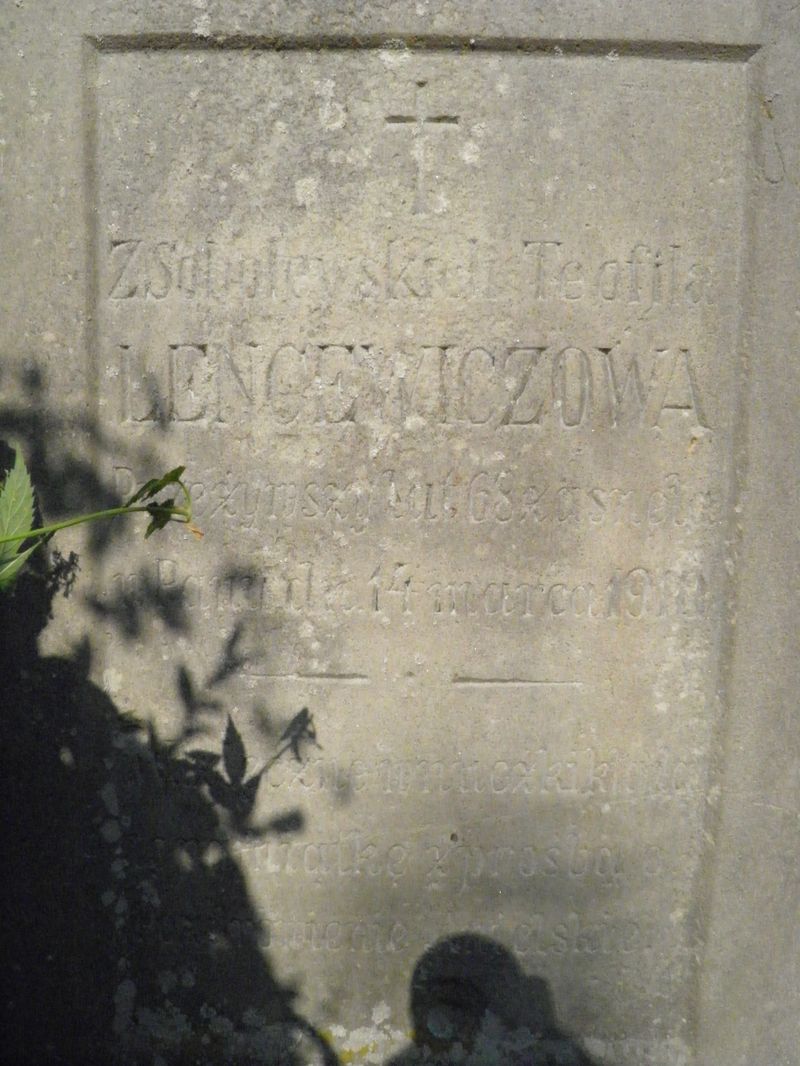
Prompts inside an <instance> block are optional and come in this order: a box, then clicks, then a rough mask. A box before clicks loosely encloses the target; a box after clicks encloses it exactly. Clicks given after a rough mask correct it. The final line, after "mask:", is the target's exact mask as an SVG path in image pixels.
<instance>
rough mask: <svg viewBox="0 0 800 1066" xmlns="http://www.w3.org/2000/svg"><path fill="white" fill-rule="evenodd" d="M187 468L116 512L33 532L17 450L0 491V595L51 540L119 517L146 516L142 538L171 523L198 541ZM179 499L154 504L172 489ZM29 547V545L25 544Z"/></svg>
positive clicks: (29, 488) (27, 484) (153, 482)
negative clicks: (67, 531) (65, 531)
mask: <svg viewBox="0 0 800 1066" xmlns="http://www.w3.org/2000/svg"><path fill="white" fill-rule="evenodd" d="M185 469H186V468H185V467H183V466H176V467H175V469H174V470H170V471H169V472H168V473H166V474H164V475H163V476H162V477H159V478H151V479H150V480H149V481H146V482H145V483H144V484H143V485H140V486H139V488H138V489H137V490H136V492H134V494H133V495H132V496H131V497H130V499H129V500H128V501H127V502H126V503H124V504H122V505H121V506H119V507H107V508H105V509H104V510H102V511H92V512H90V513H89V514H81V515H75V516H74V517H72V518H65V519H62V520H61V521H60V522H52V523H50V524H48V525H43V526H34V524H33V523H34V513H35V505H34V493H33V484H32V483H31V479H30V475H29V474H28V471H27V468H26V466H25V461H24V459H23V458H22V450H21V449H20V448H16V449H15V456H14V465H13V466H12V467H11V469H10V470H9V471H8V473H7V474H6V476H5V479H4V481H3V482H2V485H0V592H3V591H5V590H7V589H9V588H10V587H11V585H13V583H14V582H15V581H16V579H17V576H18V574H19V573H20V571H21V570H22V568H23V567H24V566H25V563H26V562H27V561H28V558H29V557H30V556H31V554H32V553H33V552H35V551H36V549H37V548H40V547H41V546H42V545H43V544H46V543H47V541H49V540H50V538H51V537H52V536H54V534H56V533H58V532H60V531H61V530H62V529H69V528H71V527H72V526H80V525H85V524H86V523H87V522H98V521H103V520H105V519H109V518H119V517H121V516H122V515H133V514H147V515H149V516H150V521H149V523H148V525H147V529H146V530H145V534H144V535H145V538H147V537H149V536H151V535H152V534H153V533H155V532H156V530H159V529H163V528H164V526H166V525H167V524H168V523H169V522H178V523H179V524H181V525H185V526H187V527H188V529H189V531H190V532H191V533H193V534H194V535H195V536H198V537H200V536H202V533H201V532H200V530H199V529H197V528H196V527H195V526H194V524H193V521H192V497H191V493H190V492H189V489H188V488H187V486H186V484H185V482H184V481H183V480H182V477H183V472H184V470H185ZM173 485H174V486H175V487H176V489H178V490H179V491H180V493H181V495H180V497H177V498H176V496H175V495H173V496H168V497H164V498H161V499H158V498H157V497H159V495H160V494H161V493H164V492H166V491H167V490H168V489H169V487H170V486H173ZM29 541H33V543H32V544H30V543H28V542H29Z"/></svg>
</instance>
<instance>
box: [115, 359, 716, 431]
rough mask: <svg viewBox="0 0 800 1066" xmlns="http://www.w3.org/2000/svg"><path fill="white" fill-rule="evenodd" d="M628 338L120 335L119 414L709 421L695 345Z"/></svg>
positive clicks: (300, 419)
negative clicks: (393, 344) (391, 341)
mask: <svg viewBox="0 0 800 1066" xmlns="http://www.w3.org/2000/svg"><path fill="white" fill-rule="evenodd" d="M621 347H622V346H621V345H619V344H608V343H605V344H597V345H595V346H588V345H584V346H583V347H581V346H579V345H577V344H575V343H570V342H569V341H566V340H564V341H559V342H557V343H556V344H551V345H542V344H538V345H537V344H535V343H533V342H531V343H528V344H523V345H507V346H489V345H486V344H479V343H478V344H473V343H466V344H463V343H462V344H451V343H443V342H439V343H431V344H424V345H420V346H418V347H416V348H412V347H407V348H405V349H398V350H391V349H386V348H383V347H380V346H378V345H376V344H372V343H361V344H350V343H347V344H342V343H335V342H332V343H328V342H319V343H309V342H302V341H290V342H286V343H283V344H280V343H279V344H277V345H275V344H267V343H262V342H260V341H248V342H247V343H245V344H243V345H240V346H239V347H238V348H237V349H236V350H235V351H231V350H230V349H229V348H226V347H224V346H222V345H219V344H217V345H211V344H208V343H206V342H194V343H188V342H187V343H169V344H167V345H165V346H164V348H163V349H161V350H160V351H159V350H156V351H153V350H150V351H144V350H142V349H141V348H138V347H134V346H133V345H130V344H121V345H120V346H119V349H118V350H119V359H120V373H119V380H120V413H121V416H122V418H123V419H124V420H125V421H130V422H164V421H168V422H187V423H192V422H202V423H203V424H204V425H205V424H207V423H227V422H229V421H231V420H233V419H234V418H238V420H241V419H242V418H243V417H245V416H247V417H250V418H252V419H259V420H260V419H266V420H268V422H270V423H271V424H272V425H273V426H274V427H276V428H281V427H290V426H295V425H297V424H303V425H306V426H314V425H330V426H333V425H348V424H352V425H355V424H364V423H371V422H374V420H375V419H376V418H378V419H380V420H381V421H383V422H386V423H388V424H390V425H397V426H401V425H404V424H406V423H407V422H408V421H409V420H415V421H419V420H421V421H423V422H426V423H429V424H433V425H466V426H474V427H484V426H485V427H488V428H491V429H504V428H506V427H507V428H508V429H509V430H512V429H513V428H514V427H519V428H520V430H522V429H527V430H528V431H530V432H536V431H537V430H540V429H543V428H545V429H555V430H567V431H568V430H574V429H578V428H581V427H592V426H594V427H596V426H602V427H605V428H608V429H612V430H616V429H622V428H625V427H630V426H641V425H644V426H648V427H650V428H661V427H662V426H664V425H666V424H668V423H669V422H670V420H674V419H675V418H676V416H683V417H684V419H685V421H686V424H687V425H688V427H689V428H690V429H707V428H709V424H708V419H707V416H706V414H705V407H706V405H705V401H704V399H703V397H702V395H701V390H700V385H699V382H698V377H697V371H696V362H697V356H696V354H695V353H694V352H693V351H692V350H691V349H690V348H688V347H684V346H680V345H677V346H671V347H670V346H664V347H661V346H656V347H653V348H651V349H650V350H649V351H643V352H637V351H624V350H621Z"/></svg>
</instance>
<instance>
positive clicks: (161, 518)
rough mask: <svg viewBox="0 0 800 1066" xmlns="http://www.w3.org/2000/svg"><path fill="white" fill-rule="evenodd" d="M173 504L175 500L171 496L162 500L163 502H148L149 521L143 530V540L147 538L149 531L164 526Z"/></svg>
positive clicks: (169, 516) (153, 531)
mask: <svg viewBox="0 0 800 1066" xmlns="http://www.w3.org/2000/svg"><path fill="white" fill-rule="evenodd" d="M174 506H175V500H174V499H172V498H171V499H169V500H164V502H163V503H151V504H148V506H147V513H148V514H149V515H150V522H149V524H148V526H147V529H146V530H145V534H144V539H145V540H147V538H148V537H149V536H150V534H151V533H155V532H156V530H157V529H163V528H164V526H165V525H166V524H167V523H168V522H169V521H171V519H172V514H173V508H174Z"/></svg>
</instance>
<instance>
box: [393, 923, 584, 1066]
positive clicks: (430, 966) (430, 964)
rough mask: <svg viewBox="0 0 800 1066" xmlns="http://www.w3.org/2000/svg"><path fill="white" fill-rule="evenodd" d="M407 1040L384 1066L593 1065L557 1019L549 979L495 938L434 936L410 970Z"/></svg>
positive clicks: (460, 934) (459, 934) (475, 935)
mask: <svg viewBox="0 0 800 1066" xmlns="http://www.w3.org/2000/svg"><path fill="white" fill-rule="evenodd" d="M410 1011H411V1017H412V1021H413V1026H414V1043H413V1044H412V1045H411V1046H409V1047H408V1048H405V1049H403V1050H402V1051H400V1052H399V1053H398V1054H397V1055H395V1056H394V1057H393V1058H392V1059H390V1060H389V1063H388V1064H387V1066H418V1064H422V1063H426V1064H429V1066H431V1064H438V1066H445V1064H449V1063H453V1064H456V1063H460V1064H462V1066H593V1062H592V1060H591V1059H590V1058H589V1056H588V1055H587V1054H586V1053H585V1052H584V1051H583V1050H582V1049H581V1047H580V1045H579V1044H578V1043H577V1042H576V1041H575V1040H573V1039H572V1038H571V1037H570V1036H569V1035H568V1034H566V1033H565V1032H564V1031H563V1030H561V1029H560V1028H559V1026H558V1024H557V1021H556V1016H555V1008H554V1004H553V999H552V994H551V991H550V986H549V985H548V983H547V981H545V980H544V979H543V978H541V977H530V976H528V975H527V974H525V973H524V972H523V971H522V969H521V968H520V966H519V964H518V963H517V961H516V959H515V958H514V956H513V955H512V954H511V952H510V951H508V950H507V949H506V948H504V947H503V946H502V945H501V944H499V943H497V942H496V941H494V940H492V939H490V938H488V937H485V936H482V935H480V934H477V933H458V934H456V935H453V936H448V937H445V938H444V939H442V940H439V941H437V943H435V944H434V945H433V946H432V947H431V948H429V949H428V950H427V951H426V952H425V953H424V954H423V955H422V956H421V958H420V959H419V960H418V962H417V964H416V966H415V967H414V972H413V974H412V977H411V989H410Z"/></svg>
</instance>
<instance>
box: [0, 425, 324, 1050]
mask: <svg viewBox="0 0 800 1066" xmlns="http://www.w3.org/2000/svg"><path fill="white" fill-rule="evenodd" d="M5 421H6V422H8V417H7V412H6V418H5ZM24 428H25V427H23V426H21V425H20V426H17V429H24ZM27 428H28V429H30V427H27ZM25 436H26V433H24V432H19V433H18V435H17V439H18V440H22V439H24V437H25ZM9 458H10V456H9V454H8V452H7V450H6V451H4V453H3V454H2V455H0V463H2V467H0V469H4V468H5V467H6V465H7V463H8V460H9ZM47 458H48V457H47V453H46V451H45V450H44V449H43V448H40V456H39V461H40V462H41V463H47ZM67 465H69V459H68V457H64V459H63V460H62V468H65V467H66V466H67ZM72 469H73V473H75V476H76V477H78V478H79V477H80V471H79V466H78V465H76V466H75V467H74V468H72ZM56 472H57V471H56ZM50 473H51V475H52V474H53V471H52V470H51V471H50ZM97 490H98V487H97V485H95V484H91V485H89V486H88V487H87V490H86V491H87V494H88V495H90V496H92V497H93V499H95V500H96V498H97V497H96V492H97ZM78 495H80V494H78ZM48 511H49V505H48ZM98 550H102V548H100V549H98ZM31 564H32V565H30V566H29V567H28V569H27V570H25V571H24V572H23V574H22V576H21V577H20V578H19V580H18V581H17V583H16V585H15V586H14V587H13V589H12V590H11V591H10V592H9V593H7V594H5V595H0V729H2V752H3V776H2V783H3V803H4V818H3V848H2V854H3V866H4V869H3V877H2V892H1V893H0V896H1V898H2V925H3V928H2V938H3V951H4V957H3V968H2V1002H3V1027H2V1045H1V1047H2V1051H0V1060H1V1061H3V1062H8V1063H14V1064H20V1066H22V1064H31V1066H34V1064H35V1066H45V1064H63V1066H67V1064H69V1066H83V1064H87V1066H92V1064H97V1066H115V1064H118V1066H128V1064H136V1066H138V1064H139V1063H142V1064H145V1063H147V1064H148V1066H150V1064H153V1066H171V1064H173V1063H174V1064H180V1066H183V1064H186V1066H189V1064H197V1066H200V1064H206V1063H207V1064H222V1063H230V1064H237V1066H246V1064H255V1063H259V1064H275V1066H278V1064H280V1066H284V1064H286V1066H295V1064H297V1066H300V1064H304V1063H311V1062H314V1063H323V1064H325V1066H334V1064H335V1063H336V1061H337V1060H336V1057H335V1055H334V1054H333V1053H332V1051H331V1050H330V1049H329V1047H328V1046H327V1044H326V1043H325V1041H324V1040H323V1038H322V1037H321V1036H320V1035H319V1034H318V1033H317V1032H316V1031H315V1030H314V1028H313V1026H312V1025H311V1024H310V1023H309V1022H308V1021H306V1019H305V1018H304V1017H303V1016H302V1015H301V1014H300V1013H299V1012H298V1011H297V1010H296V1008H295V1003H296V999H297V989H295V988H292V987H288V986H287V985H286V984H285V983H282V982H281V981H280V980H279V979H278V978H277V976H276V975H275V973H274V972H273V968H272V966H271V964H270V961H269V952H268V945H269V929H268V927H266V926H265V924H264V923H263V922H262V921H261V919H260V918H259V916H258V915H257V914H256V912H255V910H254V908H253V906H252V903H251V901H250V899H249V897H248V892H247V887H246V884H245V881H244V878H243V875H242V873H241V871H240V869H239V866H238V864H237V863H236V861H235V855H234V849H233V846H232V845H233V843H234V842H235V840H236V839H237V837H240V836H249V837H253V836H256V837H262V838H263V837H266V836H267V835H268V834H279V835H285V834H289V833H293V832H297V831H299V830H301V829H302V828H303V826H304V821H305V815H304V812H302V811H301V810H299V809H292V810H288V811H279V812H276V813H275V815H274V816H271V817H269V818H268V819H266V820H263V824H260V825H255V824H253V819H252V815H253V810H254V805H255V800H256V796H257V793H258V788H259V784H260V782H261V781H262V779H263V778H264V776H265V775H266V774H268V773H269V770H270V767H271V766H272V765H273V764H274V762H275V761H277V760H278V759H281V758H286V759H298V760H302V759H304V758H305V754H306V751H307V748H308V745H313V744H314V743H316V734H315V730H314V722H313V718H312V716H311V714H310V713H309V711H308V710H307V709H306V708H303V709H302V710H300V711H298V713H297V714H296V715H295V716H294V718H293V719H292V720H291V721H290V722H288V723H283V728H282V730H281V727H280V726H279V727H277V728H276V733H275V738H274V741H275V742H274V745H273V748H274V751H273V754H272V755H271V757H270V758H269V759H268V760H267V761H266V763H264V764H263V765H261V766H255V767H254V766H253V765H252V762H253V760H252V759H251V758H250V757H249V756H248V753H247V751H246V748H245V743H244V740H243V738H242V736H241V735H240V733H239V731H238V730H237V727H236V724H235V722H234V720H233V719H232V718H231V717H230V716H229V715H228V714H227V712H226V711H225V709H224V705H223V700H222V699H221V698H218V696H216V695H215V696H212V695H211V694H210V693H209V691H208V690H209V688H214V689H216V686H218V685H219V684H220V683H221V681H222V680H224V678H226V677H228V676H231V675H232V674H233V673H235V671H236V670H237V669H238V668H239V665H240V659H241V656H240V653H239V650H238V636H237V633H236V630H235V629H234V630H233V631H232V633H231V634H230V636H229V637H228V638H226V639H225V641H224V643H223V646H222V649H221V652H220V654H219V656H218V657H217V660H216V661H214V660H213V656H212V657H211V658H212V665H211V666H210V668H209V670H210V673H209V682H208V684H207V685H202V684H200V685H198V684H197V683H196V682H195V681H194V680H193V679H192V677H191V676H190V674H189V672H188V670H187V669H186V668H185V667H184V666H181V665H180V664H178V663H176V691H175V693H174V695H173V694H171V693H170V694H165V695H164V699H165V700H169V699H171V700H173V702H174V704H175V705H176V706H178V707H180V708H181V711H182V721H183V728H182V730H181V732H180V735H179V736H178V737H177V739H174V740H172V741H171V742H170V743H166V742H164V741H163V740H161V739H160V738H159V736H158V735H157V733H156V731H155V730H154V729H153V728H152V727H145V726H143V725H142V723H140V722H138V721H137V720H135V719H134V718H133V717H131V716H130V715H125V714H123V713H121V712H120V710H119V709H118V708H117V707H116V706H115V704H114V703H113V702H112V700H111V699H110V698H109V697H108V695H107V694H106V693H104V692H103V691H102V690H101V689H99V688H98V687H97V686H96V685H95V684H93V683H92V681H91V680H90V679H89V671H90V667H91V658H92V649H91V641H90V638H89V637H88V636H82V635H81V634H75V647H76V650H75V652H74V654H72V655H70V656H60V657H55V656H53V657H45V656H43V655H41V654H40V652H39V648H38V641H39V637H40V635H41V633H42V630H43V629H44V628H45V626H46V625H47V622H48V620H49V619H50V617H51V614H52V606H53V602H54V598H55V597H56V596H62V595H69V594H70V592H71V590H72V586H73V583H74V581H75V577H76V569H77V559H76V558H75V557H74V556H73V557H70V559H62V558H61V557H60V556H59V555H58V554H57V553H53V554H52V555H51V556H49V557H48V556H47V555H46V554H45V552H44V551H39V552H36V553H34V555H33V556H32V557H31ZM172 606H173V608H174V609H175V610H176V611H180V610H182V605H181V604H180V603H179V602H176V603H174V604H173V605H172ZM201 736H202V738H203V740H202V742H201V740H200V737H201ZM209 737H215V738H217V740H216V741H215V742H214V743H210V742H209Z"/></svg>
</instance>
